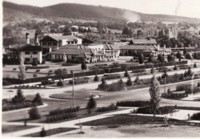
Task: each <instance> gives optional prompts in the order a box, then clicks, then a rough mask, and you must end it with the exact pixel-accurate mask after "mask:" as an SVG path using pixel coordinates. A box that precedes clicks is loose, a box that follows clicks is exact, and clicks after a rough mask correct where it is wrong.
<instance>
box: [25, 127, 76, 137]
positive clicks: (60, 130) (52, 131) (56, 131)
mask: <svg viewBox="0 0 200 139" xmlns="http://www.w3.org/2000/svg"><path fill="white" fill-rule="evenodd" d="M72 130H76V128H54V129H50V130H46V136H51V135H55V134H59V133H63V132H68V131H72ZM24 137H41V136H40V132H36V133H31V134H28V135H25V136H24Z"/></svg>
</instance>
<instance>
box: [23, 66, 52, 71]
mask: <svg viewBox="0 0 200 139" xmlns="http://www.w3.org/2000/svg"><path fill="white" fill-rule="evenodd" d="M46 68H49V66H26V70H28V69H46Z"/></svg>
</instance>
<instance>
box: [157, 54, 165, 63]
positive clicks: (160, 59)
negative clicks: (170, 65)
mask: <svg viewBox="0 0 200 139" xmlns="http://www.w3.org/2000/svg"><path fill="white" fill-rule="evenodd" d="M158 61H159V62H161V63H162V62H164V61H165V58H164V56H163V55H161V54H159V55H158Z"/></svg>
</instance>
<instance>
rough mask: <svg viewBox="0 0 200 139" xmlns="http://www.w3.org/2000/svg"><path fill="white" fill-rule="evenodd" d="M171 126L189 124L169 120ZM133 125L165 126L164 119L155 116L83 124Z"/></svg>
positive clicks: (118, 118)
mask: <svg viewBox="0 0 200 139" xmlns="http://www.w3.org/2000/svg"><path fill="white" fill-rule="evenodd" d="M168 122H169V124H178V125H180V124H181V125H183V124H187V123H186V122H184V121H179V120H171V119H170V120H169V121H168ZM132 124H164V118H162V117H153V116H139V115H116V116H113V117H108V118H104V119H100V120H94V121H89V122H85V123H82V125H87V126H114V125H115V126H116V125H132Z"/></svg>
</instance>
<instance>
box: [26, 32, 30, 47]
mask: <svg viewBox="0 0 200 139" xmlns="http://www.w3.org/2000/svg"><path fill="white" fill-rule="evenodd" d="M26 44H30V38H29V33H26Z"/></svg>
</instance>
